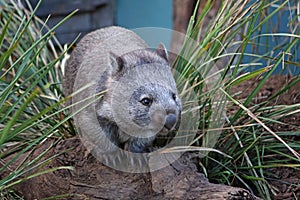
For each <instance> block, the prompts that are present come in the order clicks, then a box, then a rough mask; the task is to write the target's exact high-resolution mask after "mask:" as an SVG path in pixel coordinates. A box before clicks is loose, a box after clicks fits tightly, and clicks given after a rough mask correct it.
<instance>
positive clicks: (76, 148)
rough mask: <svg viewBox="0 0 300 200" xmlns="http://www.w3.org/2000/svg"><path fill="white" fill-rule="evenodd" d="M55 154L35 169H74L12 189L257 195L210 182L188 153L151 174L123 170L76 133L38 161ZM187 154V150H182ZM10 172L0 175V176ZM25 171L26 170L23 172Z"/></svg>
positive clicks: (102, 195) (95, 194) (29, 195)
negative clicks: (107, 161) (107, 162)
mask: <svg viewBox="0 0 300 200" xmlns="http://www.w3.org/2000/svg"><path fill="white" fill-rule="evenodd" d="M53 143H54V141H51V140H48V141H46V142H44V143H43V144H42V145H41V146H40V147H39V148H37V149H36V150H35V151H34V152H33V153H32V154H30V155H29V154H28V153H27V154H26V155H25V154H24V155H22V156H21V157H20V158H19V159H18V160H17V161H16V162H14V164H13V165H12V166H10V167H9V169H12V170H14V169H15V168H16V166H18V164H20V162H21V161H22V159H23V158H25V156H29V159H28V160H31V159H32V158H35V157H36V156H38V155H40V154H41V153H42V152H44V151H45V150H46V149H48V148H49V147H50V146H51V145H52V144H53ZM56 154H60V155H58V156H56V157H54V158H53V159H52V160H51V162H49V163H48V164H47V165H44V166H43V167H41V168H39V169H37V170H35V171H31V172H30V173H34V172H37V171H42V170H46V169H50V168H54V167H58V166H73V167H74V170H57V171H54V172H51V173H47V174H44V175H41V176H38V177H35V178H32V179H29V180H26V181H25V182H22V183H20V184H19V185H17V186H16V187H14V188H13V189H14V190H15V191H17V192H18V193H19V194H21V195H22V196H23V197H24V198H25V199H42V198H47V197H51V196H58V195H62V196H63V197H62V196H61V198H60V199H123V200H124V199H153V200H156V199H257V197H255V196H253V195H251V194H250V193H249V192H248V191H246V190H244V189H241V188H235V187H230V186H225V185H218V184H212V183H209V182H208V180H207V179H206V178H205V177H204V175H203V174H200V173H198V172H197V168H196V165H195V164H194V163H193V162H191V161H190V158H189V157H190V156H183V157H182V158H180V159H179V160H178V161H176V163H174V164H172V165H169V166H167V167H165V168H163V169H161V170H158V171H154V172H151V173H143V174H136V173H124V172H120V171H116V170H114V169H111V168H109V167H107V166H105V165H103V164H102V163H100V162H99V161H97V160H96V159H95V158H94V157H93V156H92V155H91V154H89V153H88V152H87V150H86V148H85V147H84V146H83V145H82V144H81V141H80V139H78V138H77V137H75V138H70V139H66V140H63V141H61V142H59V143H58V144H57V145H56V146H55V147H52V148H50V151H48V152H47V154H46V156H44V157H43V160H45V159H47V158H50V157H51V156H53V155H56ZM187 155H188V154H187ZM9 159H11V157H8V158H6V161H8V160H9ZM10 172H11V171H6V172H5V173H3V174H0V177H1V178H3V177H4V176H5V175H7V174H8V173H10ZM27 175H28V174H27Z"/></svg>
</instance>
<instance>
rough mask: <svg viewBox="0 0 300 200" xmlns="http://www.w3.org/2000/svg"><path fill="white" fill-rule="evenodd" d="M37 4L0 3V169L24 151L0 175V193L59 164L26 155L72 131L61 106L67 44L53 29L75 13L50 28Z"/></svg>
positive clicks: (64, 109) (3, 168) (2, 193)
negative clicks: (38, 12) (45, 167)
mask: <svg viewBox="0 0 300 200" xmlns="http://www.w3.org/2000/svg"><path fill="white" fill-rule="evenodd" d="M40 3H41V1H39V3H38V5H37V6H36V8H35V9H34V10H26V9H25V8H23V7H21V6H20V5H19V4H16V1H7V0H6V1H4V0H2V1H1V2H0V11H1V13H0V27H1V28H0V30H1V35H0V150H1V151H0V159H1V167H0V173H3V172H4V171H6V172H8V171H10V170H9V169H10V166H11V165H14V166H15V164H14V162H15V161H16V159H18V158H19V159H20V155H22V154H24V153H25V152H26V153H27V154H25V155H26V156H25V157H24V159H23V162H21V163H20V164H19V165H18V166H15V167H16V169H15V170H14V171H13V172H12V173H10V174H7V175H6V176H5V177H2V180H0V191H1V195H5V192H4V191H7V189H8V188H10V187H11V186H13V185H16V184H18V183H20V182H21V181H24V180H27V179H29V178H33V177H35V176H38V175H40V174H43V173H47V172H49V171H54V170H57V169H59V168H53V169H51V170H46V171H38V170H37V169H38V168H39V167H41V166H43V164H45V163H47V162H49V161H50V160H51V159H52V158H49V159H44V160H43V161H41V158H42V157H43V156H44V155H45V154H46V152H43V153H42V154H41V155H39V156H38V157H36V158H34V159H33V160H32V159H31V160H30V159H28V158H29V157H30V155H31V154H32V152H33V150H34V149H35V147H36V146H37V145H40V144H41V143H43V142H45V141H46V140H48V139H50V138H54V139H55V140H54V141H55V142H57V141H58V140H59V139H60V138H65V137H68V136H69V135H72V134H74V133H75V132H74V129H73V127H72V125H71V123H70V116H67V115H66V108H64V107H63V106H62V103H63V102H64V101H65V99H64V97H63V94H62V91H61V83H62V71H63V66H64V60H65V58H66V50H67V49H65V50H64V49H63V47H62V46H61V45H60V44H59V43H58V41H57V40H56V39H55V37H54V31H55V29H56V28H57V27H58V26H60V25H61V24H62V23H63V22H64V21H65V20H67V19H68V18H69V17H70V16H71V15H72V14H73V13H72V14H70V15H69V16H67V17H66V18H65V19H64V20H62V21H61V22H59V23H58V24H57V25H56V26H55V27H53V28H51V29H48V28H47V26H46V24H44V23H43V22H42V21H41V20H40V19H38V18H37V17H36V16H35V12H36V10H37V8H38V6H39V4H40ZM55 142H54V143H55ZM15 152H18V153H15ZM60 168H67V169H70V168H69V167H60ZM35 170H37V172H36V173H35V174H32V171H35ZM29 172H31V173H29ZM7 195H8V196H9V194H8V193H7Z"/></svg>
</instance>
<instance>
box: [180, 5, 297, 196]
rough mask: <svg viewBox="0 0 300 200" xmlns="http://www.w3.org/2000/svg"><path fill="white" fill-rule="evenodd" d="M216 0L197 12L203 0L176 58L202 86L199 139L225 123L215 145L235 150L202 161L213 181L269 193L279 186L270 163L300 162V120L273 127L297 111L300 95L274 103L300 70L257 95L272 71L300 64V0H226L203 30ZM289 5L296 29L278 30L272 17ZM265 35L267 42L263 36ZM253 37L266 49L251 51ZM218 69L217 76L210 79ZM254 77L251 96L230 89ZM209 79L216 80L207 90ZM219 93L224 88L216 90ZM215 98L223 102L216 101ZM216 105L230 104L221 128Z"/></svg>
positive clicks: (186, 74)
mask: <svg viewBox="0 0 300 200" xmlns="http://www.w3.org/2000/svg"><path fill="white" fill-rule="evenodd" d="M199 2H200V1H198V4H199ZM213 3H214V1H206V5H205V6H204V8H203V10H202V12H201V14H200V15H198V16H197V15H196V14H197V12H196V10H197V6H198V4H197V6H196V8H195V12H194V15H193V16H192V17H191V20H190V23H189V27H188V30H187V38H186V40H185V43H184V45H183V48H182V52H181V55H185V56H184V58H182V57H178V58H177V60H176V61H175V67H176V70H177V71H179V72H180V73H181V74H182V75H183V76H184V77H185V78H187V79H188V80H189V82H190V84H191V85H192V87H193V89H194V91H195V93H196V94H197V99H196V101H197V103H198V104H199V105H201V106H199V112H200V117H201V122H200V123H199V129H200V133H199V138H198V139H199V141H198V142H196V143H195V145H201V144H205V143H203V141H205V140H207V138H206V137H205V136H206V135H207V134H209V132H213V134H219V133H220V129H221V132H222V134H221V135H220V137H219V136H218V138H219V139H218V142H217V144H216V146H215V148H216V149H218V150H220V151H222V152H223V153H225V154H227V155H229V156H230V157H225V156H223V155H220V154H215V153H213V152H211V153H210V154H209V156H207V157H205V158H202V159H201V160H200V161H199V164H200V166H201V168H202V171H203V172H204V173H205V174H206V175H207V176H208V177H209V179H210V180H211V181H213V182H217V183H224V184H228V185H235V186H240V187H244V188H247V189H248V190H250V191H252V192H253V193H255V194H256V195H258V196H260V197H262V198H264V199H272V197H273V196H274V195H276V190H274V188H273V187H272V185H271V184H270V182H269V180H271V179H276V177H275V176H274V175H272V174H270V173H269V171H268V170H269V169H272V168H280V167H291V168H299V166H300V161H299V158H300V155H299V151H300V141H295V140H293V139H292V138H294V137H296V138H299V136H300V131H299V130H300V127H298V129H297V130H291V131H285V132H274V131H273V130H272V128H270V126H271V125H274V124H284V122H282V121H281V119H282V118H283V117H286V116H290V115H292V114H296V113H299V112H300V105H299V101H298V103H295V104H294V105H272V104H271V105H270V102H272V100H274V99H276V98H278V97H280V95H282V94H283V93H285V92H287V91H288V89H289V88H290V87H292V86H293V85H295V84H296V83H298V82H299V81H300V76H299V75H295V76H294V77H293V78H292V80H291V81H290V82H288V83H287V84H286V85H282V88H281V89H280V90H279V91H278V92H276V93H275V94H274V95H273V96H271V97H269V98H266V99H262V100H260V103H255V98H256V96H257V95H258V93H259V91H260V89H262V88H263V86H264V85H265V84H266V81H267V80H268V78H270V76H271V75H272V74H273V73H274V72H277V73H281V74H284V73H286V71H288V70H289V69H290V66H292V65H294V66H296V67H299V66H300V63H299V60H297V56H298V58H299V55H298V53H297V50H298V49H299V44H300V42H299V41H300V37H299V35H300V29H299V10H297V6H299V5H298V4H299V2H297V1H288V0H286V1H279V0H277V1H268V0H263V1H244V0H237V1H229V0H228V1H227V0H224V1H222V5H221V8H220V9H219V11H218V13H217V15H216V17H215V19H214V20H213V22H212V23H211V24H209V25H208V28H207V31H206V32H203V31H202V30H204V29H205V28H203V27H204V26H207V24H204V23H203V22H204V17H205V16H206V14H207V12H208V11H209V10H210V9H212V5H213ZM283 10H288V12H289V13H290V17H291V18H290V19H289V23H288V24H287V25H288V26H289V30H290V32H288V33H286V32H285V33H279V32H274V30H276V27H275V26H276V24H274V22H273V21H272V17H274V16H276V15H277V14H278V13H280V12H282V11H283ZM279 37H280V38H279ZM265 38H267V39H266V40H265V41H266V42H265V43H262V41H263V39H265ZM282 38H283V39H282ZM278 39H280V40H282V41H283V42H281V43H279V44H278V45H276V46H272V45H271V44H270V43H271V41H272V40H278ZM190 40H193V41H198V44H197V45H196V46H193V44H191V42H190ZM249 45H251V46H252V47H253V49H254V50H261V49H264V50H265V52H264V53H259V52H258V51H251V52H249V50H247V49H248V48H247V47H248V46H249ZM185 58H189V59H188V60H187V59H185ZM247 58H248V61H247V62H246V61H245V60H247ZM249 58H250V60H251V61H249ZM216 69H217V70H216ZM290 71H293V70H290ZM212 76H215V77H217V80H214V81H212V80H213V79H211V77H212ZM250 79H252V80H253V79H256V82H257V84H256V86H255V87H254V88H253V90H252V92H251V93H250V95H249V96H247V97H246V98H245V99H238V98H237V97H238V94H235V93H232V92H231V91H232V90H231V89H232V87H234V86H236V85H239V84H242V83H244V82H245V81H247V80H250ZM207 84H212V85H214V86H212V87H210V89H209V90H207ZM220 92H221V94H222V95H221V96H220ZM243 92H244V91H240V93H243ZM216 95H219V96H218V97H217V98H216V97H215V96H216ZM220 97H221V98H220ZM223 97H226V99H227V101H226V106H225V105H224V104H222V103H221V102H223V101H224V98H223ZM274 102H275V101H274ZM214 104H215V105H219V106H215V107H212V105H214ZM212 109H220V113H222V111H221V110H222V109H225V110H226V111H227V112H226V114H225V115H224V116H219V117H224V121H225V124H224V126H223V128H222V127H220V129H219V131H216V129H215V128H216V127H213V128H214V130H212V129H211V126H210V124H211V123H212V120H211V119H212V118H211V113H212V112H213V111H212ZM229 110H233V111H231V112H229ZM210 135H211V133H210ZM208 138H210V137H208ZM270 158H274V159H270ZM278 181H280V180H278Z"/></svg>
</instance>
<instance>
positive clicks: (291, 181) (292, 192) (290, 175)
mask: <svg viewBox="0 0 300 200" xmlns="http://www.w3.org/2000/svg"><path fill="white" fill-rule="evenodd" d="M295 79H296V77H292V76H281V75H274V76H271V77H270V78H269V79H268V80H267V81H266V83H265V85H264V86H263V88H262V89H261V90H260V91H259V93H258V95H257V96H256V100H255V101H254V102H252V104H258V103H261V102H263V101H265V100H266V99H268V98H270V97H272V95H274V94H276V93H277V92H279V91H280V90H281V88H282V87H283V86H285V85H288V84H290V83H292V82H293V81H294V80H295ZM258 82H259V80H258V79H252V80H249V81H247V82H245V83H242V84H239V85H238V86H236V87H235V88H233V93H236V94H239V95H238V98H239V99H245V98H247V97H248V96H249V95H250V94H251V92H252V91H253V89H254V88H255V87H256V86H257V84H258ZM299 103H300V82H299V81H298V83H296V84H295V85H293V86H292V87H291V88H290V89H289V90H288V91H286V92H283V93H282V94H281V95H280V96H279V97H277V98H274V99H272V100H270V101H269V102H268V103H267V104H266V105H265V106H276V105H293V104H299ZM279 120H280V121H281V122H283V124H277V123H276V124H275V123H274V124H270V125H269V127H270V128H271V129H272V131H274V132H283V131H299V130H300V112H299V111H298V112H296V113H295V114H293V115H289V116H283V117H282V118H281V119H279ZM289 139H291V140H294V141H300V136H299V134H298V136H290V138H289ZM296 148H297V147H296ZM296 150H298V153H300V150H299V147H298V148H297V149H296ZM273 159H281V158H273ZM299 162H300V161H298V162H295V163H298V164H299ZM269 173H271V174H273V176H274V179H273V180H268V181H269V182H270V183H271V186H272V187H273V190H274V192H275V193H276V195H274V196H273V198H274V200H282V199H284V200H292V199H300V169H299V168H284V167H282V168H274V169H270V170H269Z"/></svg>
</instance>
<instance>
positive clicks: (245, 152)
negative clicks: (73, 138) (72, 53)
mask: <svg viewBox="0 0 300 200" xmlns="http://www.w3.org/2000/svg"><path fill="white" fill-rule="evenodd" d="M0 2H1V3H0V9H1V13H0V30H1V32H0V52H1V54H0V69H1V74H0V76H1V78H0V150H1V151H0V159H1V160H0V161H1V167H0V174H1V173H3V172H4V171H5V172H7V171H9V169H10V165H12V164H14V162H15V161H16V160H17V159H20V156H21V155H22V154H23V153H25V152H29V154H28V156H26V157H25V158H24V160H23V162H21V163H20V164H19V165H18V166H17V168H16V169H15V170H14V171H11V173H10V174H7V175H6V176H5V177H1V178H2V179H1V180H0V191H1V192H0V193H1V195H4V196H9V190H10V188H12V186H15V185H16V184H18V183H20V182H21V181H24V180H27V179H29V178H32V177H35V176H38V175H40V174H43V173H47V172H49V170H48V171H42V172H38V173H36V174H33V175H32V174H31V175H29V174H28V172H29V171H32V170H35V169H37V168H38V167H39V166H42V165H43V164H44V163H46V162H47V161H49V160H51V158H49V159H47V160H43V161H41V159H42V158H43V156H44V155H45V154H46V152H45V153H43V154H41V155H40V156H39V157H37V158H34V159H33V160H29V159H28V158H29V157H30V154H31V153H32V151H33V150H34V149H35V148H36V147H37V146H38V145H39V144H42V143H44V142H45V141H46V140H48V139H49V138H52V139H54V140H53V141H54V143H55V142H57V141H59V140H60V139H61V138H66V137H69V136H70V135H73V134H74V133H75V131H74V127H73V125H72V123H71V121H70V117H71V116H68V115H67V114H66V112H65V111H66V108H65V107H64V106H63V105H62V103H63V102H64V101H65V99H64V98H63V94H62V90H61V82H62V72H63V67H64V62H65V58H66V51H67V49H66V48H63V47H62V46H61V45H60V44H59V43H58V41H57V40H56V39H55V37H54V33H55V29H56V28H57V27H58V26H60V25H61V24H62V23H63V22H64V21H65V20H67V19H68V18H69V17H70V16H71V15H72V14H71V15H70V16H68V17H66V18H65V19H64V20H63V21H62V22H60V23H59V24H58V25H57V26H55V27H54V28H52V29H48V28H47V26H46V25H45V23H44V22H42V21H41V20H39V19H38V18H37V17H35V13H36V10H37V9H38V6H39V4H40V2H41V1H40V2H39V3H38V4H37V7H36V8H34V10H30V11H28V10H26V9H24V8H22V7H20V6H19V5H18V4H16V3H14V2H15V1H13V0H11V1H9V0H7V1H4V0H1V1H0ZM213 2H214V1H210V0H208V1H206V6H205V7H204V10H203V11H202V13H201V14H200V15H199V16H196V14H197V12H195V13H194V15H193V16H192V18H191V21H190V24H189V27H188V30H187V40H186V42H185V44H184V46H183V49H182V53H181V55H184V58H189V59H184V58H183V57H178V58H177V60H176V62H175V67H176V70H177V71H178V72H180V74H181V75H182V76H184V77H185V78H186V79H188V81H189V83H190V85H192V88H193V90H194V92H195V93H196V94H197V96H196V99H195V102H196V103H197V104H198V105H199V106H197V108H198V109H199V115H200V116H199V118H200V122H199V133H198V135H197V136H198V137H197V138H196V140H195V143H194V145H198V146H201V145H202V146H203V145H204V146H205V145H209V143H210V140H212V139H216V137H213V134H214V133H216V134H219V135H218V137H217V139H218V141H215V142H217V143H216V146H215V148H216V149H218V150H220V151H222V152H224V153H225V154H227V155H229V157H226V156H224V155H222V154H215V153H213V152H211V153H210V154H208V156H206V157H204V158H202V159H201V160H200V161H199V165H200V166H201V168H202V171H203V172H204V173H205V174H206V175H207V176H208V177H209V179H210V180H211V181H214V182H217V183H224V184H228V185H235V186H241V187H245V188H247V189H249V190H250V191H253V192H254V193H256V194H257V195H259V196H261V197H262V198H264V199H271V198H272V196H273V195H274V194H275V192H274V190H273V188H272V186H271V184H270V183H269V180H270V179H271V178H272V179H274V178H276V177H273V176H272V174H270V173H269V172H268V169H270V168H275V167H292V168H297V167H299V165H300V162H299V154H298V153H297V152H299V148H300V144H299V143H300V142H299V141H295V140H292V139H291V138H292V137H298V138H299V136H300V132H299V131H298V130H299V129H298V130H296V131H286V132H274V131H273V130H272V128H270V125H272V124H274V123H277V124H280V123H283V122H281V119H282V118H283V117H284V116H289V115H292V114H295V113H299V112H300V105H299V103H298V104H294V105H276V106H273V105H270V104H269V102H271V101H272V100H274V99H276V98H277V97H279V96H280V95H282V94H283V93H284V92H286V91H287V90H288V89H289V88H290V87H292V86H293V85H295V84H296V83H298V82H299V81H300V76H299V75H297V76H295V77H294V78H293V79H292V80H291V81H290V82H289V83H287V84H286V85H283V86H282V88H281V90H280V91H278V92H277V93H275V94H274V95H273V96H271V97H270V98H268V99H264V100H261V101H260V103H254V100H255V98H256V95H257V94H258V92H259V90H260V89H261V88H262V87H263V86H264V84H265V83H266V81H267V79H268V78H269V77H270V76H271V75H272V73H273V72H274V71H276V70H278V68H281V67H282V66H284V67H285V68H288V67H289V65H295V66H298V67H299V66H300V64H299V60H296V57H294V55H297V47H299V33H300V31H299V27H298V25H297V22H298V21H297V20H299V19H298V18H299V13H297V12H299V11H297V9H296V8H297V3H298V2H296V1H295V2H293V1H279V0H277V1H266V0H265V1H264V0H263V1H243V0H237V1H230V0H223V1H222V6H221V8H220V10H219V12H218V13H217V16H216V18H215V20H214V21H213V22H212V24H210V25H209V27H208V29H207V31H206V32H205V33H203V32H202V31H201V30H204V28H203V26H204V25H203V20H204V17H205V16H206V14H207V12H208V11H209V10H210V9H211V8H212V3H213ZM198 4H199V1H198ZM198 4H197V5H198ZM196 9H197V8H196ZM283 9H288V10H289V12H290V13H291V16H292V17H291V19H290V23H289V24H288V25H289V27H290V30H291V31H290V33H274V32H272V30H273V27H272V23H271V18H272V16H274V15H276V14H277V13H278V12H280V11H281V10H283ZM263 27H266V28H263ZM200 36H201V37H200ZM279 36H280V37H281V36H283V37H284V38H286V41H285V42H284V43H281V44H280V45H277V46H275V47H274V46H271V45H269V44H268V40H273V39H276V38H277V37H279ZM266 37H267V38H268V39H267V43H266V44H264V45H263V46H262V45H261V44H262V43H261V41H262V39H263V38H266ZM189 39H193V40H194V41H198V43H197V45H195V46H191V43H190V42H189ZM54 45H55V46H56V48H55V47H54ZM193 45H194V43H193ZM249 45H252V46H253V47H255V48H254V49H260V48H264V49H265V50H266V51H265V53H263V54H259V53H257V52H247V51H246V49H247V46H249ZM247 57H248V58H249V57H250V58H251V62H245V61H244V59H245V58H247ZM257 66H260V67H263V68H261V69H256V70H254V71H250V72H246V71H247V69H249V68H251V69H252V68H253V67H257ZM257 77H260V79H257V86H256V87H255V88H254V89H253V91H252V93H251V94H250V95H249V96H248V97H247V98H245V99H237V98H236V97H237V95H238V94H234V93H232V92H231V91H232V90H231V89H232V87H234V86H236V85H239V84H241V83H243V82H245V81H247V80H249V79H253V78H257ZM208 85H209V87H207V86H208ZM187 90H190V88H187ZM187 92H188V91H187ZM241 92H243V91H241ZM226 99H227V101H225V100H226ZM218 109H219V110H220V111H218ZM232 109H233V112H226V111H229V110H232ZM216 110H217V112H216ZM216 118H220V119H222V120H214V119H216ZM223 123H224V126H223V127H222V125H223ZM50 148H51V147H50ZM50 148H49V149H50ZM15 152H18V153H17V154H14V153H15ZM271 157H274V158H276V159H275V160H273V159H270V158H271ZM7 158H10V159H9V160H7ZM4 160H5V161H7V162H3V161H4ZM56 169H58V168H54V169H51V170H56Z"/></svg>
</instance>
